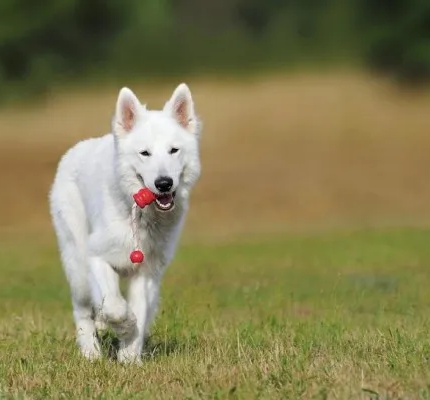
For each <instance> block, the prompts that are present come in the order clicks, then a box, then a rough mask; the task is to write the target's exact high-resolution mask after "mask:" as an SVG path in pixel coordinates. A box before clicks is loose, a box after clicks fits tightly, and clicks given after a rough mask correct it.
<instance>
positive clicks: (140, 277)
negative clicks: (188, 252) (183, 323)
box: [50, 84, 200, 363]
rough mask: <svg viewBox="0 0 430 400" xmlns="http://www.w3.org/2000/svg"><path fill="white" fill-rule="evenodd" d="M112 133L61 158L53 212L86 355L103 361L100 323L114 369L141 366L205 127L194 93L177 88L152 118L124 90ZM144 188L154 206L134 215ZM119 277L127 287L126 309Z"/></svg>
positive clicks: (193, 179)
mask: <svg viewBox="0 0 430 400" xmlns="http://www.w3.org/2000/svg"><path fill="white" fill-rule="evenodd" d="M112 129H113V134H108V135H105V136H102V137H99V138H92V139H88V140H84V141H82V142H80V143H78V144H76V145H75V146H74V147H72V148H71V149H70V150H69V151H68V152H67V153H66V154H65V155H64V156H63V158H62V159H61V161H60V163H59V166H58V170H57V174H56V176H55V180H54V183H53V186H52V189H51V193H50V210H51V216H52V220H53V225H54V228H55V231H56V235H57V239H58V244H59V248H60V252H61V260H62V264H63V268H64V271H65V274H66V277H67V280H68V283H69V285H70V289H71V295H72V304H73V314H74V320H75V324H76V329H77V341H78V345H79V347H80V350H81V352H82V354H84V355H85V356H86V357H87V358H89V359H97V358H99V357H100V356H101V353H100V346H99V343H98V341H97V339H96V323H98V322H100V323H101V324H102V325H103V324H109V325H110V326H111V327H112V328H113V329H115V330H116V332H117V333H118V336H119V339H120V347H119V351H118V360H119V361H121V362H137V363H139V362H141V352H142V346H143V342H144V338H145V337H146V335H147V333H148V329H149V326H150V324H151V321H152V319H153V317H154V314H155V312H156V309H157V303H158V296H159V287H160V281H161V278H162V276H163V273H164V272H165V269H166V267H167V265H168V264H169V263H170V261H171V260H172V258H173V255H174V252H175V249H176V245H177V242H178V239H179V236H180V233H181V229H182V226H183V223H184V218H185V215H186V212H187V209H188V202H189V195H190V191H191V189H192V187H193V186H194V184H195V183H196V181H197V180H198V178H199V176H200V159H199V134H200V124H199V121H198V119H197V117H196V114H195V112H194V103H193V100H192V96H191V92H190V90H189V88H188V86H187V85H185V84H180V85H179V86H178V87H177V88H176V90H175V91H174V93H173V95H172V97H171V98H170V100H169V101H167V103H166V105H165V106H164V108H163V110H161V111H149V110H147V109H146V107H145V106H144V105H142V104H141V103H140V102H139V100H138V99H137V97H136V96H135V95H134V93H133V92H132V91H131V90H130V89H128V88H123V89H121V91H120V93H119V96H118V100H117V104H116V112H115V116H114V120H113V127H112ZM145 187H146V188H148V189H150V190H151V191H152V192H153V193H154V194H155V195H156V196H157V200H156V201H155V202H153V203H152V204H151V205H149V206H147V207H146V208H144V209H140V208H138V209H137V210H138V211H137V214H136V215H134V214H135V213H132V210H133V205H134V200H133V194H134V193H136V192H137V191H139V190H140V189H142V188H145ZM133 215H134V217H135V219H134V220H133V218H132V216H133ZM133 228H134V229H133ZM136 246H137V247H138V248H139V249H141V250H142V251H143V252H144V254H145V259H144V261H143V262H142V263H140V264H133V263H132V262H131V261H130V253H131V252H132V251H133V250H135V249H136ZM120 276H126V277H128V278H129V288H128V301H126V300H125V299H124V298H123V296H122V294H121V291H120V286H119V278H120Z"/></svg>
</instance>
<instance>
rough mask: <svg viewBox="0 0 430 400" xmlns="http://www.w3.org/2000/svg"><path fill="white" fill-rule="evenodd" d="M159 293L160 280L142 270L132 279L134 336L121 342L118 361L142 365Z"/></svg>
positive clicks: (131, 298) (130, 299)
mask: <svg viewBox="0 0 430 400" xmlns="http://www.w3.org/2000/svg"><path fill="white" fill-rule="evenodd" d="M158 293H159V279H158V278H155V277H153V276H151V275H150V274H149V273H148V272H147V271H144V270H141V271H139V273H138V274H137V275H135V276H133V277H131V278H130V285H129V298H128V303H129V307H130V308H131V310H132V311H133V313H134V315H135V316H136V329H135V331H134V334H133V335H131V336H129V337H128V338H125V339H124V340H122V341H121V344H120V350H119V352H118V360H119V361H121V362H132V363H141V361H142V360H141V355H142V348H143V344H144V343H143V342H144V339H145V335H146V334H147V332H148V328H149V325H150V323H151V321H152V319H153V317H154V314H155V311H156V308H157V303H158Z"/></svg>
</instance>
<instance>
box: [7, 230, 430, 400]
mask: <svg viewBox="0 0 430 400" xmlns="http://www.w3.org/2000/svg"><path fill="white" fill-rule="evenodd" d="M25 246H26V249H27V251H26V253H23V252H22V249H21V247H19V246H18V245H17V244H13V243H12V240H6V241H3V243H2V245H1V246H0V251H1V253H0V256H1V259H0V260H1V261H0V262H1V274H0V283H1V290H0V315H1V322H0V398H12V397H13V398H31V399H40V398H56V399H57V398H71V397H73V398H103V399H104V398H112V399H113V398H115V399H129V398H136V399H142V398H151V399H157V398H160V399H169V398H181V399H185V398H187V399H197V398H198V399H201V398H204V399H209V398H210V399H215V398H216V399H218V398H231V399H249V398H261V399H276V398H283V399H285V398H291V399H298V398H305V399H326V398H330V399H351V398H354V399H355V398H360V399H361V398H372V399H398V398H413V399H415V398H417V399H418V398H422V399H430V365H429V358H430V342H429V340H430V334H429V333H430V232H428V231H421V230H391V231H379V232H371V231H368V232H358V233H351V234H338V235H334V234H331V235H325V236H312V237H281V238H275V239H273V240H266V241H261V242H255V243H236V244H227V245H212V246H203V247H202V246H190V245H187V246H182V247H181V248H180V250H179V253H178V256H177V258H176V260H175V262H174V263H173V264H172V265H171V267H170V269H169V270H168V273H167V275H166V277H165V280H164V283H163V288H162V302H161V307H160V312H159V314H158V317H157V319H156V322H155V325H154V327H153V332H152V336H151V338H150V340H149V343H148V345H147V347H146V349H145V351H146V353H145V355H144V357H145V362H144V365H143V366H142V367H136V366H122V365H119V364H117V363H116V362H114V361H112V360H103V361H100V362H97V363H94V364H91V363H89V362H87V361H85V360H83V359H82V358H81V357H80V355H79V354H78V353H77V349H76V346H75V342H74V327H73V323H72V314H71V307H70V300H69V291H68V287H67V286H66V282H65V279H64V277H63V274H62V270H61V268H60V266H59V261H58V256H57V250H56V248H55V245H54V244H53V243H51V242H49V243H45V244H42V241H37V242H28V241H26V242H25Z"/></svg>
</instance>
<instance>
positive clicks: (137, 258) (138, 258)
mask: <svg viewBox="0 0 430 400" xmlns="http://www.w3.org/2000/svg"><path fill="white" fill-rule="evenodd" d="M144 258H145V256H144V255H143V253H142V252H141V251H140V250H134V251H132V252H131V254H130V260H131V262H132V263H133V264H140V263H141V262H143V260H144Z"/></svg>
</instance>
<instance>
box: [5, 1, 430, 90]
mask: <svg viewBox="0 0 430 400" xmlns="http://www.w3.org/2000/svg"><path fill="white" fill-rule="evenodd" d="M342 60H354V61H355V62H360V63H363V64H364V65H365V66H367V67H369V68H372V69H375V70H377V71H381V72H384V73H389V74H391V75H392V76H395V77H397V78H400V79H402V80H403V81H404V82H422V81H423V80H425V79H428V78H429V77H430V1H429V0H37V1H35V0H1V1H0V85H1V87H2V90H0V97H4V96H7V95H10V94H11V93H27V94H29V93H30V92H38V91H40V92H43V91H44V90H45V89H46V88H48V87H49V85H50V84H52V83H54V82H59V81H61V80H67V81H70V80H75V79H85V78H87V79H92V78H91V77H94V76H95V75H96V74H97V75H99V74H102V75H104V76H106V77H112V76H124V77H125V76H127V77H130V76H134V77H138V76H144V75H147V74H152V75H161V76H166V75H178V74H185V73H201V72H220V71H230V72H231V71H237V72H241V71H243V72H244V71H247V70H256V69H261V68H272V67H283V66H288V65H297V64H303V63H312V64H315V63H325V62H329V63H332V62H338V61H342ZM316 65H318V64H316Z"/></svg>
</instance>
